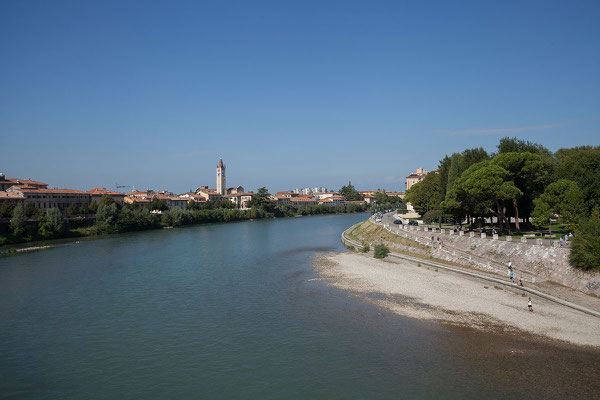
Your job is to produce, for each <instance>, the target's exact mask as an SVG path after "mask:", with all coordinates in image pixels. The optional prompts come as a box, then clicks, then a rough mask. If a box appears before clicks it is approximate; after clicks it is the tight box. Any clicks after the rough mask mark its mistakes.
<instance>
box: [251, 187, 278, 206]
mask: <svg viewBox="0 0 600 400" xmlns="http://www.w3.org/2000/svg"><path fill="white" fill-rule="evenodd" d="M248 206H249V207H251V208H263V209H265V210H269V209H271V207H273V201H271V194H270V193H269V191H268V190H267V188H266V187H261V188H259V189H258V190H257V191H256V193H254V194H253V195H252V199H251V200H250V201H249V202H248Z"/></svg>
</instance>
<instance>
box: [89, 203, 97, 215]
mask: <svg viewBox="0 0 600 400" xmlns="http://www.w3.org/2000/svg"><path fill="white" fill-rule="evenodd" d="M96 212H98V203H96V202H92V203H90V205H89V206H88V214H96Z"/></svg>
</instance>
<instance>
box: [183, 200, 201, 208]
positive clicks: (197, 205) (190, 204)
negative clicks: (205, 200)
mask: <svg viewBox="0 0 600 400" xmlns="http://www.w3.org/2000/svg"><path fill="white" fill-rule="evenodd" d="M201 204H202V203H199V202H197V201H194V200H190V201H188V203H187V204H186V205H185V209H186V210H200V209H201V208H202V206H201Z"/></svg>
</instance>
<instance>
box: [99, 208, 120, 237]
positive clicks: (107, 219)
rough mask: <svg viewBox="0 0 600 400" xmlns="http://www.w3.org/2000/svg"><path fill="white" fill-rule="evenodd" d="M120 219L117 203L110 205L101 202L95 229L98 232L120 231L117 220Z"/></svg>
mask: <svg viewBox="0 0 600 400" xmlns="http://www.w3.org/2000/svg"><path fill="white" fill-rule="evenodd" d="M118 220H119V209H118V208H117V204H116V203H112V204H110V205H107V204H99V205H98V211H96V223H95V224H94V229H95V230H96V232H98V233H116V232H118V231H119V229H118V225H117V222H118Z"/></svg>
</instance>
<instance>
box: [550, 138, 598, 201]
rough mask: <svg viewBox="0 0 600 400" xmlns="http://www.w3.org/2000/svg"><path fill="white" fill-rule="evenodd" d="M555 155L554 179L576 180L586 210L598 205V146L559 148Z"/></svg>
mask: <svg viewBox="0 0 600 400" xmlns="http://www.w3.org/2000/svg"><path fill="white" fill-rule="evenodd" d="M555 155H556V158H557V160H558V163H557V165H556V172H555V179H556V180H558V179H569V180H571V181H574V182H577V184H578V185H579V188H580V189H581V190H582V192H583V199H584V201H585V203H586V205H587V207H588V210H590V211H591V210H593V209H594V208H595V207H598V206H600V146H581V147H573V148H571V149H560V150H558V151H557V152H556V154H555Z"/></svg>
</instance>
